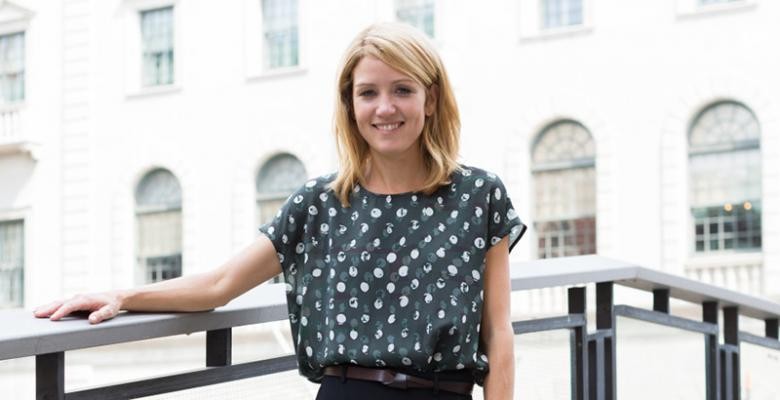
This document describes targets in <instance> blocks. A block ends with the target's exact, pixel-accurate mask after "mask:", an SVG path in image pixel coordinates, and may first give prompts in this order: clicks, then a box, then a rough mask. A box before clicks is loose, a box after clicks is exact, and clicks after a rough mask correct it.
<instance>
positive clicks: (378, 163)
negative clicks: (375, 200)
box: [363, 154, 428, 194]
mask: <svg viewBox="0 0 780 400" xmlns="http://www.w3.org/2000/svg"><path fill="white" fill-rule="evenodd" d="M427 176H428V172H427V171H426V168H425V163H424V162H423V160H422V156H421V155H420V154H415V155H414V156H411V157H399V158H390V157H377V156H375V155H372V156H371V157H370V159H369V161H368V163H367V166H366V174H365V177H366V181H365V182H363V186H364V187H365V188H366V189H367V190H369V191H371V192H374V193H386V194H396V193H406V192H413V191H418V190H420V189H422V187H423V184H424V183H425V180H426V177H427Z"/></svg>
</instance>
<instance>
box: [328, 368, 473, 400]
mask: <svg viewBox="0 0 780 400" xmlns="http://www.w3.org/2000/svg"><path fill="white" fill-rule="evenodd" d="M344 368H346V369H347V371H346V375H344ZM325 375H328V376H338V377H341V376H346V377H347V378H351V379H360V380H364V381H373V382H379V383H382V384H384V385H386V386H389V387H392V388H398V389H434V388H435V387H437V386H438V388H439V390H445V391H448V392H453V393H458V394H465V395H470V394H471V391H472V389H473V388H474V383H473V382H455V381H438V382H434V381H432V380H429V379H425V378H420V377H417V376H414V375H408V374H404V373H402V372H398V371H395V370H392V369H387V368H366V367H359V366H356V365H345V366H342V365H334V366H330V367H326V368H325Z"/></svg>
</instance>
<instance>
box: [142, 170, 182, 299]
mask: <svg viewBox="0 0 780 400" xmlns="http://www.w3.org/2000/svg"><path fill="white" fill-rule="evenodd" d="M158 171H164V172H166V173H168V174H170V175H171V176H172V177H173V178H174V179H175V183H176V184H177V185H178V188H177V189H178V191H179V201H178V204H162V203H160V204H141V202H140V201H139V196H140V193H139V192H140V190H141V186H142V185H143V184H144V180H145V179H147V177H149V176H150V175H152V174H153V173H156V172H158ZM183 194H184V193H183V189H182V185H181V180H180V179H179V178H178V177H177V176H176V174H174V173H173V171H172V170H170V169H168V168H164V167H155V168H150V169H148V170H147V171H145V172H144V173H143V174H141V175H140V178H139V180H138V182H137V183H136V184H135V187H134V189H133V225H134V234H133V237H134V243H135V245H134V250H133V255H134V259H135V261H134V264H135V268H134V271H135V281H136V283H138V284H148V283H153V282H159V281H152V280H150V270H149V268H148V267H149V265H148V263H146V260H149V259H152V258H164V257H168V258H170V257H176V256H178V267H179V271H178V272H179V276H182V275H184V262H183V260H184V205H183V203H184V201H183ZM173 212H178V219H179V221H178V223H179V227H178V229H179V236H180V238H179V243H178V245H179V252H178V254H172V255H170V254H166V255H156V256H153V257H142V254H141V253H142V252H141V245H142V239H141V235H142V232H141V229H142V228H141V225H142V222H141V220H142V219H144V218H148V217H150V216H153V215H154V214H166V213H173ZM173 277H176V276H173Z"/></svg>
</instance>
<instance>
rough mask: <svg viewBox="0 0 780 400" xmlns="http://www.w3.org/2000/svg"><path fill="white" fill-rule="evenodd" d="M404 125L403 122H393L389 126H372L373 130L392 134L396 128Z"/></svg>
mask: <svg viewBox="0 0 780 400" xmlns="http://www.w3.org/2000/svg"><path fill="white" fill-rule="evenodd" d="M403 124H404V123H403V122H393V123H390V124H372V125H371V126H373V127H374V128H376V129H378V130H380V131H382V132H392V131H394V130H396V129H398V128H400V127H401V126H402V125H403Z"/></svg>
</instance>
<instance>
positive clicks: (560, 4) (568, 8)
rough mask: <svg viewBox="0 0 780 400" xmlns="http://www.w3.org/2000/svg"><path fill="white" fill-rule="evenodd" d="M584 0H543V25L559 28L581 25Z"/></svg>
mask: <svg viewBox="0 0 780 400" xmlns="http://www.w3.org/2000/svg"><path fill="white" fill-rule="evenodd" d="M582 22H583V16H582V0H542V25H543V26H544V27H545V28H558V27H563V26H570V25H581V24H582Z"/></svg>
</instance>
